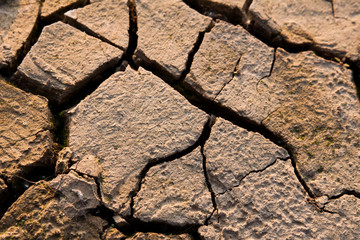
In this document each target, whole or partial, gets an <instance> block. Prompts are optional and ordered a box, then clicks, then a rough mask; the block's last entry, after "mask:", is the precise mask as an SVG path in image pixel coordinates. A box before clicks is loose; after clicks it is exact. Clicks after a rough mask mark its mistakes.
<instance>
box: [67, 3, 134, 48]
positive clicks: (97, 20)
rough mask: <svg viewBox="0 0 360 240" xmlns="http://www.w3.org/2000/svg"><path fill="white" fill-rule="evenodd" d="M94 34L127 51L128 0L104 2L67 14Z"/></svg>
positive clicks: (70, 18)
mask: <svg viewBox="0 0 360 240" xmlns="http://www.w3.org/2000/svg"><path fill="white" fill-rule="evenodd" d="M65 16H66V21H69V22H75V23H77V24H80V26H81V27H82V28H84V29H88V30H89V31H90V32H92V33H93V34H95V35H97V36H99V37H102V38H104V39H106V40H107V41H109V42H111V43H113V44H115V45H116V46H119V47H120V48H121V49H123V50H125V49H126V48H127V47H128V44H129V34H128V31H129V8H128V6H127V1H126V0H121V1H119V0H104V1H98V2H94V3H92V4H90V5H88V6H86V7H84V8H79V9H75V10H71V11H69V12H67V13H66V14H65Z"/></svg>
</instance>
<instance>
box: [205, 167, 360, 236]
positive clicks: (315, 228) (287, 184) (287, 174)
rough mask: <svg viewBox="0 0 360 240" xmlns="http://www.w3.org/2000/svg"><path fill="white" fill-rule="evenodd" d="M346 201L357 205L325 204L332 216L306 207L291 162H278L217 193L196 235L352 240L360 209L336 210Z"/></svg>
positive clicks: (308, 204)
mask: <svg viewBox="0 0 360 240" xmlns="http://www.w3.org/2000/svg"><path fill="white" fill-rule="evenodd" d="M348 201H349V202H352V203H355V204H357V205H356V206H358V204H359V199H357V198H354V197H352V196H351V197H348V198H347V199H346V198H342V199H341V200H340V199H338V200H335V201H331V203H328V204H329V206H331V207H330V208H329V209H331V211H333V212H334V213H329V212H319V211H318V210H317V209H316V208H315V207H314V205H312V204H310V203H309V200H308V199H307V196H306V194H305V193H304V191H303V189H302V187H301V185H300V183H299V182H298V179H297V178H296V176H295V174H294V169H293V167H292V165H291V162H290V160H287V161H281V160H277V161H276V163H275V164H274V165H272V166H270V167H269V168H267V169H265V170H264V171H262V172H260V173H251V174H250V175H249V176H247V177H246V178H244V179H243V181H242V182H241V183H240V185H239V186H237V187H235V188H233V189H232V190H231V191H228V192H226V193H224V194H220V195H218V196H217V197H216V203H217V207H218V210H217V212H216V213H215V214H214V215H213V216H212V218H211V220H210V223H209V225H208V226H204V227H201V228H200V230H199V232H200V235H201V236H202V237H203V238H204V239H349V238H350V239H353V237H354V236H357V235H358V234H359V233H360V227H359V225H358V224H359V217H358V216H357V214H358V210H359V209H358V207H357V208H355V209H354V211H347V209H344V208H342V209H341V210H340V209H338V207H341V205H345V204H346V203H347V202H348ZM325 209H326V210H327V205H326V207H325ZM339 210H340V211H339Z"/></svg>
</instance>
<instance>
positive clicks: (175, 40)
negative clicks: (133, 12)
mask: <svg viewBox="0 0 360 240" xmlns="http://www.w3.org/2000/svg"><path fill="white" fill-rule="evenodd" d="M136 9H137V18H138V33H137V34H138V36H139V39H138V51H141V52H142V53H143V54H144V55H145V56H143V54H138V55H139V58H141V59H142V61H145V62H151V61H154V62H156V63H157V64H159V65H160V67H161V68H164V69H165V70H166V71H168V72H169V73H170V74H172V75H173V76H174V77H175V78H176V79H178V78H179V77H180V75H181V73H182V72H183V71H184V70H185V68H186V62H187V59H188V55H189V53H190V51H191V50H192V49H193V47H194V45H195V43H196V40H197V39H198V37H199V33H200V32H205V31H206V30H207V29H208V28H209V26H210V23H211V18H209V17H205V16H203V15H201V14H199V13H198V12H196V11H195V10H193V9H191V8H190V7H189V6H187V5H186V4H185V3H183V2H182V1H180V0H166V1H153V0H138V1H136Z"/></svg>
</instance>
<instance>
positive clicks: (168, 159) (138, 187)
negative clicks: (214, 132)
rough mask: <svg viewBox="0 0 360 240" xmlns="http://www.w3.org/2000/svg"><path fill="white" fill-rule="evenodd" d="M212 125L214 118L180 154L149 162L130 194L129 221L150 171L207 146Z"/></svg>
mask: <svg viewBox="0 0 360 240" xmlns="http://www.w3.org/2000/svg"><path fill="white" fill-rule="evenodd" d="M211 124H212V117H210V118H209V120H208V121H207V123H206V124H205V126H204V128H203V130H202V133H201V135H200V137H199V138H198V139H197V140H196V142H195V143H194V144H193V145H192V146H190V147H188V148H186V149H184V150H182V151H180V152H176V153H173V154H172V155H169V156H167V157H165V158H162V159H157V160H156V159H154V160H153V161H151V162H149V163H148V164H147V165H146V166H145V167H144V168H143V170H142V171H141V173H140V177H139V179H138V182H137V185H136V188H135V189H134V190H133V192H131V193H130V199H131V200H130V211H131V214H130V217H129V220H130V221H131V220H132V219H134V198H135V197H136V196H137V194H138V193H139V192H140V190H141V186H142V183H143V182H144V178H145V176H146V173H147V172H148V171H149V170H150V168H152V167H154V166H156V165H159V164H162V163H165V162H171V161H174V160H176V159H179V158H181V157H183V156H185V155H187V154H189V153H191V152H192V151H194V150H195V149H196V148H197V147H199V146H202V145H203V144H205V141H206V140H207V139H208V138H209V136H210V131H211Z"/></svg>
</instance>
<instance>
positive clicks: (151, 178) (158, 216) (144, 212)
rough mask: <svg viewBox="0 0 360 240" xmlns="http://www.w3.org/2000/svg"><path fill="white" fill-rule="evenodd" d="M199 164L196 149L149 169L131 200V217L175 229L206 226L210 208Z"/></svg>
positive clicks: (200, 161) (201, 168)
mask: <svg viewBox="0 0 360 240" xmlns="http://www.w3.org/2000/svg"><path fill="white" fill-rule="evenodd" d="M202 161H203V159H202V155H201V152H200V148H197V149H195V150H194V151H193V152H192V153H190V154H188V155H185V156H184V157H182V158H180V159H176V160H174V161H172V162H169V163H163V164H159V165H157V166H155V167H153V168H151V169H150V170H149V172H147V174H146V176H145V178H144V180H143V183H142V186H141V190H140V191H139V193H138V194H137V195H136V197H135V199H134V212H135V214H134V217H135V218H138V219H140V220H141V221H143V222H165V223H167V224H171V225H174V226H186V225H191V224H199V225H200V224H203V223H205V220H206V219H207V218H208V217H209V216H210V214H211V212H212V210H213V208H212V203H211V195H210V192H209V190H208V188H207V185H206V182H205V177H204V173H203V166H202ZM189 176H191V178H189Z"/></svg>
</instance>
